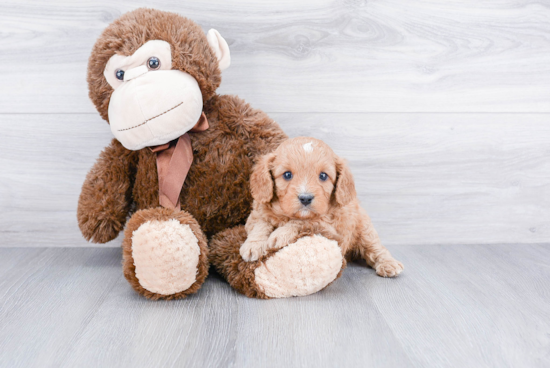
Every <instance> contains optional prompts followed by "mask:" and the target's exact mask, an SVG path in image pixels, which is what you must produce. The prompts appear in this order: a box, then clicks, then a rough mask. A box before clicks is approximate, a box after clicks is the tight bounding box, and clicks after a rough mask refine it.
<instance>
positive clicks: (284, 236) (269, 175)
mask: <svg viewBox="0 0 550 368" xmlns="http://www.w3.org/2000/svg"><path fill="white" fill-rule="evenodd" d="M310 149H311V150H310ZM285 172H291V173H292V178H291V179H289V180H288V179H285V178H284V177H283V173H285ZM321 173H326V174H327V175H328V179H326V180H325V181H323V180H321V179H320V174H321ZM250 185H251V190H252V195H253V197H254V204H253V211H252V213H251V215H250V217H249V219H248V221H247V223H246V230H247V232H248V237H249V239H247V241H246V242H245V243H244V244H243V245H242V247H241V255H242V256H243V257H244V258H245V259H247V260H255V259H256V258H257V257H261V256H263V255H264V254H266V252H267V250H268V249H280V248H281V247H284V246H286V245H287V244H289V243H292V242H294V241H295V240H296V239H298V237H300V236H302V231H303V229H304V227H310V228H311V227H313V228H321V229H325V232H326V233H336V234H337V237H338V238H339V245H340V247H341V248H342V253H343V254H344V255H346V256H347V257H348V258H349V257H357V256H360V257H362V258H364V259H365V260H366V261H367V264H368V265H369V266H371V267H373V268H374V269H375V270H376V273H377V274H378V275H380V276H384V277H394V276H397V275H398V274H399V273H400V272H401V271H402V270H403V265H402V264H401V262H398V261H396V260H395V259H394V258H393V257H392V256H391V254H390V252H389V251H388V250H387V249H386V248H385V247H384V246H382V244H381V243H380V239H379V237H378V234H377V233H376V230H375V229H374V227H373V225H372V222H371V220H370V218H369V216H368V215H367V214H366V212H365V211H364V210H363V209H362V208H361V207H360V205H359V201H358V200H357V197H356V192H355V185H354V181H353V176H352V174H351V171H350V170H349V168H348V166H347V164H346V163H345V161H344V160H342V159H341V158H340V157H338V156H336V155H335V154H334V152H333V151H332V149H331V148H330V147H329V146H328V145H326V144H325V143H324V142H322V141H320V140H317V139H315V138H308V137H298V138H293V139H290V140H287V141H286V142H284V143H282V144H281V145H280V146H279V147H278V148H277V150H275V151H274V152H272V153H270V154H268V155H266V156H265V157H263V158H262V160H260V162H259V163H258V164H257V165H256V167H255V168H254V172H253V174H252V178H251V183H250ZM306 193H307V194H311V195H314V199H313V201H312V202H311V204H308V205H304V204H302V203H301V202H300V200H299V195H303V194H306Z"/></svg>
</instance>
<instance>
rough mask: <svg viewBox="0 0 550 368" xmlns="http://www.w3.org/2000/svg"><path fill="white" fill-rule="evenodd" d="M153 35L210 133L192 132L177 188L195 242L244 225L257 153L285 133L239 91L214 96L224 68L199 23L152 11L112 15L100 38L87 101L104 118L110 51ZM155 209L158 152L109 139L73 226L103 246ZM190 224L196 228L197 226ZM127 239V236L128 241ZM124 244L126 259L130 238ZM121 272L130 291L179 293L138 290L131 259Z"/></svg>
mask: <svg viewBox="0 0 550 368" xmlns="http://www.w3.org/2000/svg"><path fill="white" fill-rule="evenodd" d="M150 40H163V41H166V42H168V43H169V44H170V45H171V47H172V69H177V70H181V71H184V72H186V73H188V74H190V75H191V76H192V77H193V78H195V79H196V80H197V82H198V84H199V87H200V89H201V92H202V96H203V111H204V113H205V114H206V116H207V119H208V122H209V125H210V128H209V129H208V130H207V131H204V132H201V133H192V134H191V144H192V147H193V164H192V166H191V169H190V170H189V173H188V175H187V178H186V180H185V183H184V186H183V189H182V191H181V193H180V203H181V208H182V210H183V211H186V212H188V214H189V215H190V216H189V218H188V217H187V216H185V217H184V218H182V221H183V222H185V223H186V224H190V225H192V224H193V223H194V221H195V220H196V222H197V223H198V224H199V225H200V229H198V230H197V231H196V232H195V235H196V236H197V238H199V239H202V237H203V233H204V234H205V235H206V236H212V235H214V234H216V233H218V232H220V231H222V230H225V229H227V228H229V227H233V226H236V225H239V224H243V223H244V222H245V221H246V218H247V216H248V215H249V213H250V209H251V204H252V197H251V195H250V191H249V178H250V174H251V171H252V167H253V165H254V163H255V162H256V160H257V159H258V157H260V156H261V155H263V154H266V153H268V152H271V151H273V150H274V149H275V148H276V147H277V146H278V145H279V144H280V143H281V142H283V141H284V140H285V139H287V136H286V135H285V133H284V132H283V131H282V130H281V129H280V128H279V126H278V125H277V123H275V122H274V121H273V120H272V119H270V118H269V117H268V116H267V115H266V114H265V113H264V112H262V111H260V110H256V109H253V108H251V107H250V105H248V104H247V103H245V102H244V101H243V100H242V99H239V98H238V97H236V96H227V95H225V96H222V95H217V94H216V93H215V91H216V88H217V87H218V86H219V85H220V82H221V72H220V69H219V64H218V61H217V58H216V56H215V55H214V52H213V51H212V49H211V48H210V46H209V44H208V41H207V38H206V35H205V34H204V32H203V30H202V29H201V27H200V26H199V25H197V24H196V23H194V22H193V21H191V20H189V19H186V18H184V17H182V16H180V15H177V14H173V13H168V12H163V11H159V10H153V9H137V10H135V11H132V12H129V13H126V14H124V15H122V16H121V17H120V18H119V19H117V20H115V21H114V22H113V23H112V24H110V25H109V26H108V27H107V28H106V29H105V30H104V32H103V33H102V35H101V36H100V37H99V39H98V40H97V42H96V44H95V46H94V48H93V50H92V53H91V55H90V59H89V62H88V86H89V95H90V98H91V100H92V102H93V103H94V104H95V106H96V108H97V110H98V112H99V113H100V115H101V117H102V118H103V119H105V120H106V121H107V122H108V106H109V101H110V98H111V94H112V93H113V88H112V87H111V86H110V85H109V84H108V83H107V81H106V79H105V77H104V75H103V71H104V69H105V65H106V63H107V61H108V60H109V59H110V58H111V56H113V55H114V54H115V53H117V54H121V55H124V56H128V55H131V54H132V53H133V52H135V51H136V50H137V49H138V48H139V47H140V46H142V45H143V44H144V43H145V42H147V41H150ZM158 206H159V197H158V175H157V167H156V156H155V154H154V153H153V152H151V151H150V150H149V149H148V148H144V149H141V150H139V151H130V150H127V149H126V148H124V147H123V146H122V145H121V144H120V142H118V141H117V140H116V139H113V140H112V142H111V144H110V145H109V146H107V147H106V148H105V149H104V151H103V152H102V153H101V154H100V156H99V159H98V160H97V162H96V163H95V164H94V166H93V168H92V169H91V170H90V172H89V173H88V175H87V176H86V179H85V182H84V184H83V186H82V191H81V194H80V198H79V203H78V210H77V218H78V224H79V227H80V229H81V232H82V234H83V236H84V237H85V238H86V239H87V240H91V241H92V242H96V243H105V242H108V241H110V240H113V239H114V238H115V237H116V236H117V235H118V234H119V233H120V231H122V230H123V229H124V226H125V224H126V221H127V219H128V218H129V217H130V216H131V215H132V214H134V213H135V212H136V211H139V210H145V209H152V208H156V207H158ZM163 216H164V215H163ZM163 218H164V217H163ZM193 219H194V220H193ZM183 222H182V223H183ZM132 224H134V222H132ZM191 228H192V229H197V228H196V227H195V226H194V225H193V226H191ZM199 230H201V231H199ZM130 234H131V233H130ZM128 236H129V234H128V233H126V239H128ZM125 244H126V246H125V257H126V258H125V259H126V260H128V259H129V258H128V254H127V253H128V247H129V245H128V244H129V243H128V241H127V240H125ZM201 262H202V264H201V266H200V267H199V268H200V270H201V271H199V273H200V275H199V276H201V277H199V279H202V280H204V278H202V275H203V274H204V275H206V273H205V271H204V269H207V268H208V261H207V259H206V258H205V257H202V258H201ZM124 273H125V276H126V278H128V280H129V281H130V284H131V285H132V286H133V287H134V289H135V290H136V291H137V292H139V293H140V294H143V295H145V296H146V297H148V298H151V299H158V298H164V299H169V298H173V297H182V296H184V295H183V294H182V295H178V296H166V295H156V294H152V293H147V292H145V291H144V290H143V289H142V288H140V287H139V282H138V280H137V279H136V277H135V274H134V272H133V269H132V266H131V262H129V261H126V262H125V263H124ZM198 286H200V285H198ZM197 288H198V287H197ZM184 294H185V293H184Z"/></svg>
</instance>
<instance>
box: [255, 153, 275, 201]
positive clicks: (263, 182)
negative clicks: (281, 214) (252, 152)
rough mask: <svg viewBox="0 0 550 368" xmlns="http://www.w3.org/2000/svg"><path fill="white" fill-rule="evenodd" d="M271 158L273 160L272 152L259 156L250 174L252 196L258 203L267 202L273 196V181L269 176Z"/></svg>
mask: <svg viewBox="0 0 550 368" xmlns="http://www.w3.org/2000/svg"><path fill="white" fill-rule="evenodd" d="M273 160H275V154H274V153H269V154H267V155H265V156H263V157H261V158H260V160H259V161H258V162H257V163H256V165H255V166H254V168H253V169H252V175H250V190H251V192H252V198H254V199H255V200H256V201H258V202H260V203H268V202H269V201H271V199H272V198H273V185H274V183H273V179H272V177H271V165H272V164H273Z"/></svg>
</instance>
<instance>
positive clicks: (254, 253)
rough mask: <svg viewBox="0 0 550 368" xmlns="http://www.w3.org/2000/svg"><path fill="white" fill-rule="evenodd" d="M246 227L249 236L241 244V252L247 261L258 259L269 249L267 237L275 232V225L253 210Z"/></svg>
mask: <svg viewBox="0 0 550 368" xmlns="http://www.w3.org/2000/svg"><path fill="white" fill-rule="evenodd" d="M245 229H246V232H247V233H248V237H247V238H246V241H245V242H244V243H243V244H242V245H241V248H240V251H239V252H240V254H241V257H243V259H244V260H245V261H247V262H253V261H257V260H258V259H259V258H260V257H261V256H263V255H264V254H265V253H266V251H267V249H268V245H267V239H268V238H269V235H270V234H271V233H272V232H273V226H271V224H269V223H267V222H266V221H264V220H263V219H261V218H260V216H258V215H257V214H256V213H255V212H252V214H251V215H250V217H249V218H248V220H247V221H246V226H245Z"/></svg>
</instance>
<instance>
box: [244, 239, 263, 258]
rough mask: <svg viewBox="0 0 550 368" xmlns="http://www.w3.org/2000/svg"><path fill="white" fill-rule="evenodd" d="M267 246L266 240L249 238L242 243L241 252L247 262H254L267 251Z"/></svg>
mask: <svg viewBox="0 0 550 368" xmlns="http://www.w3.org/2000/svg"><path fill="white" fill-rule="evenodd" d="M266 248H267V247H266V242H265V241H259V240H250V239H247V240H246V241H245V242H244V243H243V245H241V249H240V251H239V253H240V254H241V257H242V258H243V259H244V260H245V261H246V262H254V261H257V260H258V259H260V257H261V256H263V255H264V254H265V253H266V252H265V251H266Z"/></svg>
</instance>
